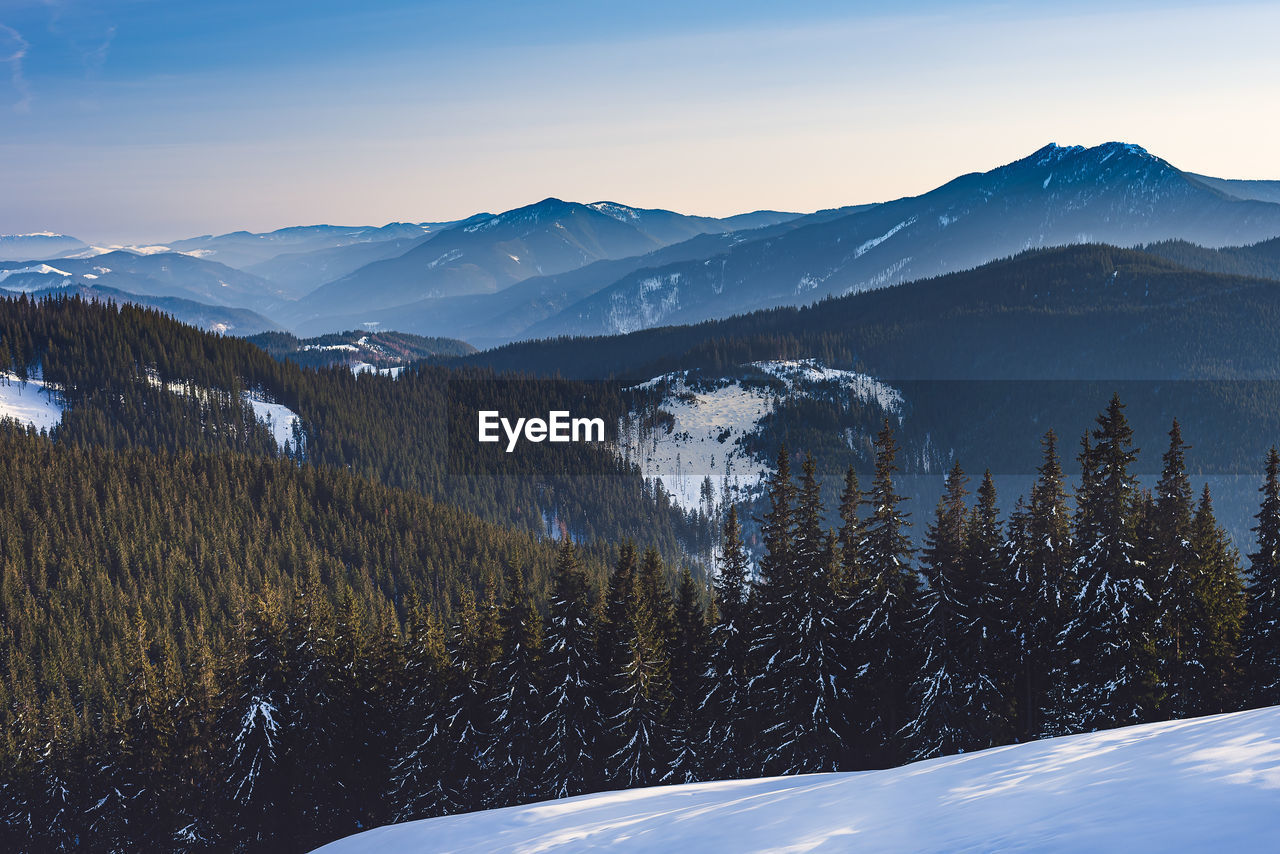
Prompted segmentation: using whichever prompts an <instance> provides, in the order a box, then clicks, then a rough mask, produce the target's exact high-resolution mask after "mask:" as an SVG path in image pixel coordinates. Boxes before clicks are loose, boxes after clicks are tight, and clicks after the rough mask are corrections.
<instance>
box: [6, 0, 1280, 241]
mask: <svg viewBox="0 0 1280 854" xmlns="http://www.w3.org/2000/svg"><path fill="white" fill-rule="evenodd" d="M1277 32H1280V8H1278V7H1277V4H1274V3H1268V4H1243V5H1225V6H1223V5H1219V6H1209V5H1206V4H1197V3H1168V2H1165V3H1156V2H1134V3H1124V2H1118V3H1101V2H1084V3H1072V4H1053V5H1049V4H1020V3H954V2H952V3H931V2H915V3H911V2H907V3H900V4H897V5H894V6H892V7H890V6H889V5H888V4H883V3H877V4H861V3H833V2H828V3H817V2H792V3H789V4H785V5H784V4H780V3H777V2H770V3H763V2H734V3H728V2H692V0H686V2H665V0H649V2H645V3H620V2H604V0H601V2H591V3H587V2H558V3H536V2H523V3H515V2H511V3H507V2H495V3H482V2H470V3H443V2H427V3H423V2H415V3H407V2H381V3H378V2H372V3H370V2H364V3H356V2H344V3H337V2H330V0H312V2H306V3H301V2H242V0H235V2H216V0H209V2H186V0H182V2H173V1H172V0H169V2H165V0H105V2H104V1H103V0H99V2H88V0H84V2H81V0H0V233H5V232H21V231H36V230H46V229H48V230H54V231H62V232H67V233H71V234H75V235H77V236H80V237H82V238H83V239H88V240H95V241H102V242H109V241H129V242H134V241H163V240H171V239H175V238H177V237H181V236H185V235H189V234H198V233H205V232H220V231H228V230H232V229H236V228H249V229H254V230H261V229H269V228H275V227H280V226H284V225H290V224H299V223H311V222H341V223H379V224H380V223H383V222H387V221H391V220H415V221H423V220H439V219H451V218H456V217H461V216H465V215H467V214H470V213H473V212H475V211H478V210H500V209H506V208H510V207H514V206H517V205H520V204H525V203H528V202H530V201H536V200H537V199H539V198H542V197H545V196H548V195H556V196H560V197H562V198H569V199H574V200H579V201H594V200H597V199H612V200H616V201H622V202H626V203H629V204H637V205H644V206H662V207H670V208H674V209H677V210H684V211H688V212H690V213H704V214H716V215H723V214H729V213H734V212H737V211H741V210H747V209H752V208H761V207H770V208H784V209H792V210H813V209H817V208H821V207H830V206H834V205H841V204H852V203H856V202H864V201H877V200H881V199H885V198H891V197H896V196H900V195H906V194H912V193H918V192H922V191H924V190H927V189H929V188H931V187H933V186H936V185H937V184H939V183H942V182H943V181H946V180H948V179H949V178H951V177H954V176H955V175H957V174H960V173H963V172H967V171H973V170H978V169H987V168H990V167H992V166H995V165H998V164H1000V163H1003V162H1007V161H1009V160H1012V159H1016V158H1017V157H1019V156H1022V155H1024V154H1026V153H1029V152H1030V151H1032V150H1034V149H1035V148H1038V147H1039V146H1040V145H1043V144H1044V143H1046V142H1050V141H1056V142H1060V143H1064V144H1066V143H1082V144H1093V143H1097V142H1102V141H1106V140H1109V139H1123V140H1125V141H1130V142H1137V143H1139V144H1142V145H1144V146H1146V147H1147V148H1148V149H1150V150H1151V151H1153V152H1154V153H1156V154H1159V155H1161V156H1163V157H1165V158H1167V159H1169V160H1170V161H1171V162H1173V163H1174V164H1175V165H1178V166H1181V167H1183V168H1186V169H1190V170H1193V171H1200V172H1208V173H1211V174H1217V175H1221V176H1223V177H1257V178H1280V167H1277V166H1276V164H1275V151H1276V149H1275V143H1274V140H1275V139H1276V138H1277V136H1278V132H1280V118H1278V117H1277V113H1280V111H1277V110H1275V108H1274V105H1275V104H1277V103H1280V82H1278V81H1280V58H1278V57H1277V54H1278V53H1280V51H1276V50H1275V46H1274V34H1275V33H1277Z"/></svg>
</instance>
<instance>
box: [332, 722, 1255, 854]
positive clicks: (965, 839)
mask: <svg viewBox="0 0 1280 854" xmlns="http://www.w3.org/2000/svg"><path fill="white" fill-rule="evenodd" d="M1277 809H1280V708H1267V709H1258V710H1255V711H1249V712H1237V713H1235V714H1228V715H1217V716H1214V717H1207V718H1197V719H1192V720H1182V721H1170V722H1167V723H1156V724H1145V725H1142V726H1134V727H1125V728H1122V729H1114V730H1107V731H1103V732H1095V733H1089V734H1086V735H1076V736H1067V737H1063V738H1054V739H1047V740H1045V741H1037V742H1031V743H1029V744H1019V745H1011V746H1008V747H999V748H995V749H992V750H984V751H981V752H979V753H972V754H968V755H961V756H950V757H944V758H941V759H932V760H928V761H925V762H919V763H916V764H913V765H907V766H904V767H902V768H892V769H889V770H886V771H867V772H861V773H840V774H810V775H804V776H799V777H774V778H769V779H760V780H737V781H725V782H717V783H693V784H689V785H683V786H667V787H657V788H651V789H636V790H631V791H623V792H607V793H603V794H597V795H585V796H582V797H578V798H572V799H569V800H564V801H547V802H544V803H538V804H531V805H529V806H522V807H510V808H507V809H501V810H493V811H489V812H479V813H471V814H467V815H457V816H448V817H445V818H435V819H427V820H425V821H418V822H412V823H408V824H403V825H395V826H390V827H383V828H378V829H376V830H370V831H366V832H365V833H361V834H357V835H355V836H351V837H348V838H346V839H343V840H339V841H337V842H334V843H331V844H329V845H326V846H324V847H323V848H320V849H317V850H318V851H320V852H324V854H374V852H377V853H378V854H427V852H431V854H446V852H447V854H480V852H495V851H504V852H510V854H533V852H539V854H567V853H568V852H583V851H610V852H618V854H627V852H634V854H640V852H646V854H647V853H648V852H652V854H666V852H671V851H690V852H693V851H697V852H714V851H726V852H728V851H732V852H735V854H748V852H761V854H763V853H764V852H782V851H787V852H802V851H805V852H807V851H821V852H836V851H857V852H903V851H912V852H939V854H942V852H947V854H952V852H960V851H966V852H978V851H1003V852H1017V851H1022V852H1032V851H1034V852H1073V853H1074V852H1083V851H1091V852H1126V854H1134V852H1153V854H1154V852H1169V851H1206V852H1208V851H1237V852H1254V851H1257V852H1262V851H1276V850H1280V822H1277V821H1276V814H1277Z"/></svg>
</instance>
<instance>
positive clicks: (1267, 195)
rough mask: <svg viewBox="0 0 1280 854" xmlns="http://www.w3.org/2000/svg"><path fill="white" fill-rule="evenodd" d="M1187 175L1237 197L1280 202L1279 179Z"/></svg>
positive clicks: (1191, 173) (1192, 173)
mask: <svg viewBox="0 0 1280 854" xmlns="http://www.w3.org/2000/svg"><path fill="white" fill-rule="evenodd" d="M1187 176H1188V177H1191V178H1194V179H1196V180H1197V181H1199V182H1200V183H1202V184H1207V185H1208V186H1210V187H1212V188H1213V189H1215V190H1218V191H1220V192H1223V193H1226V194H1227V195H1229V196H1235V197H1236V198H1237V199H1255V200H1257V201H1260V202H1275V203H1277V204H1280V181H1242V180H1239V179H1236V178H1211V177H1209V176H1208V175H1197V174H1196V173H1194V172H1188V173H1187Z"/></svg>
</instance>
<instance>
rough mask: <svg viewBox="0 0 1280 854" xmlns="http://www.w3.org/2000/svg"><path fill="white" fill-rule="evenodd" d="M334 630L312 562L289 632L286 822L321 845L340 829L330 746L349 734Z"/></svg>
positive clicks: (302, 839)
mask: <svg viewBox="0 0 1280 854" xmlns="http://www.w3.org/2000/svg"><path fill="white" fill-rule="evenodd" d="M333 632H334V623H333V609H332V607H331V606H330V604H329V601H328V598H327V595H326V594H325V591H324V587H323V586H322V584H321V581H320V574H319V570H318V568H317V567H315V566H314V565H312V566H311V567H310V568H309V571H308V572H307V574H306V576H305V577H303V578H300V579H299V580H298V582H297V583H296V585H295V588H294V596H293V612H292V614H291V615H290V617H289V621H288V631H287V641H288V645H289V652H288V677H287V681H286V695H287V700H286V703H287V705H288V708H289V709H290V711H291V716H290V726H289V730H288V732H287V733H285V752H286V754H287V755H288V756H289V759H290V761H289V762H288V764H287V769H288V774H289V791H290V794H291V798H290V804H289V806H290V809H289V811H288V813H286V814H285V815H282V816H281V820H282V821H283V822H286V823H287V824H288V826H289V828H290V833H291V835H292V837H293V838H294V839H296V840H298V841H299V843H302V844H306V843H307V842H308V841H315V842H316V843H319V842H322V841H323V840H325V839H332V838H335V837H336V836H337V835H339V833H340V832H341V831H340V829H339V826H335V823H334V819H335V816H334V810H333V809H332V806H333V805H334V804H335V803H336V802H338V801H339V799H340V795H341V791H340V789H338V785H339V783H340V776H339V773H338V768H337V767H336V758H337V757H336V756H335V755H334V751H333V749H332V747H331V745H332V744H333V742H334V741H335V740H338V739H341V738H343V737H345V735H346V733H345V732H343V731H341V730H340V729H339V722H338V721H337V720H335V715H336V714H337V713H338V712H339V703H340V699H341V698H339V697H338V696H337V693H336V686H335V684H334V673H333V669H332V666H331V663H332V662H331V659H332V655H333V650H332V643H333ZM346 829H347V828H346V827H341V830H346Z"/></svg>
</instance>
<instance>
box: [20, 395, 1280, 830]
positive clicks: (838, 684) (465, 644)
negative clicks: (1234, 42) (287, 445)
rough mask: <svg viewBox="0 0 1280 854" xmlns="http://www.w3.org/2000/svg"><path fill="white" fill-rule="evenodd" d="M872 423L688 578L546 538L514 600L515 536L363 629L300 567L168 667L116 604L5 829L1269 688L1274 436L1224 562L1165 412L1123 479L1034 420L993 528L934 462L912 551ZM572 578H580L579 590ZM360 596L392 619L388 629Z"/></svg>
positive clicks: (631, 552) (1211, 704) (219, 825)
mask: <svg viewBox="0 0 1280 854" xmlns="http://www.w3.org/2000/svg"><path fill="white" fill-rule="evenodd" d="M897 451H898V449H897V445H896V440H895V438H894V434H893V432H892V431H891V429H890V427H889V425H888V424H887V423H886V424H885V426H884V428H883V430H881V431H880V433H879V435H878V436H877V438H876V441H875V452H876V465H875V471H874V474H873V477H872V480H871V483H870V484H869V486H868V488H867V490H866V491H865V493H864V491H863V489H862V486H861V484H860V483H859V480H858V477H857V475H856V473H855V472H854V471H853V470H852V469H851V470H850V471H849V472H847V474H846V475H845V479H844V487H843V490H842V492H841V496H840V501H839V504H838V507H836V508H834V512H833V513H832V514H831V516H830V518H831V519H832V521H833V522H834V523H835V524H833V525H832V526H830V527H829V526H828V525H827V523H826V521H825V520H826V519H827V514H826V513H825V512H824V508H823V506H822V499H821V493H820V489H819V482H818V478H817V476H816V473H815V472H816V465H815V462H814V460H813V459H812V457H806V458H804V459H803V461H802V462H801V465H800V470H799V474H798V476H793V474H792V468H791V466H792V462H793V458H792V456H791V455H790V454H789V453H787V452H786V451H785V450H784V451H782V452H780V454H779V456H778V461H777V466H776V471H775V474H774V476H773V478H772V480H771V482H770V485H769V493H768V501H767V504H768V509H767V511H766V512H765V513H764V514H763V516H762V518H761V519H760V520H759V522H760V527H761V530H762V533H763V547H764V548H763V554H762V556H761V559H760V561H759V564H758V566H753V565H752V561H751V560H750V559H749V557H748V555H747V553H746V551H745V549H744V546H743V542H742V536H741V527H740V525H739V519H738V517H737V513H736V510H735V511H731V512H730V514H729V516H728V519H727V521H726V523H725V527H724V542H723V548H722V554H721V558H720V566H719V571H718V573H717V574H716V576H715V581H714V587H713V589H712V590H711V591H710V593H711V595H709V596H707V595H704V593H703V587H702V585H700V584H699V583H698V582H697V581H695V580H694V578H693V577H692V576H690V575H688V574H684V575H682V576H681V577H680V580H679V583H678V584H677V585H675V586H674V589H673V588H672V585H670V584H669V582H668V578H669V574H668V573H667V572H665V571H664V568H663V564H662V559H661V557H660V555H659V554H658V552H657V551H655V550H653V549H645V550H643V551H640V550H639V549H637V548H636V547H634V546H632V545H630V544H629V543H624V544H623V545H622V546H620V547H619V548H618V550H617V551H616V552H615V554H614V558H613V567H612V571H611V572H610V573H609V574H608V577H607V579H604V578H599V576H597V577H596V578H593V575H592V573H591V572H590V571H589V570H588V569H587V568H586V567H585V566H584V564H583V561H582V556H581V555H580V553H579V549H578V548H577V547H576V546H575V544H574V542H573V540H572V539H571V538H564V539H562V540H561V542H560V543H559V545H558V550H557V553H556V555H555V559H554V565H553V566H552V567H551V571H550V589H549V591H548V597H547V599H548V601H547V602H546V603H545V608H542V607H539V605H538V602H537V599H538V597H537V596H536V595H531V594H530V592H529V590H528V585H529V581H530V573H529V571H528V566H529V562H528V560H527V558H525V557H522V556H521V555H520V554H517V553H515V552H508V553H507V554H506V555H505V556H504V559H503V561H502V568H501V573H500V576H501V578H500V580H499V579H494V580H493V581H492V583H490V584H488V585H486V587H485V589H484V592H483V593H482V594H481V595H476V594H475V593H473V592H472V591H470V590H462V591H460V592H459V593H458V594H457V604H456V607H455V608H453V609H452V610H451V612H450V615H449V616H448V617H447V621H448V622H447V623H446V621H445V619H446V618H443V617H442V615H440V614H439V613H438V612H435V611H432V610H431V609H430V608H427V607H424V603H423V602H422V601H421V600H418V599H415V598H414V596H413V595H412V594H408V593H406V595H405V597H404V598H403V599H402V600H401V603H400V606H401V607H400V608H399V609H398V611H396V610H394V609H392V610H389V611H388V612H387V614H386V615H385V617H383V618H380V619H375V620H370V619H368V618H367V615H362V612H361V611H362V608H363V607H365V606H364V605H363V604H362V603H361V602H360V600H359V599H358V598H356V597H353V596H350V595H346V596H343V597H339V599H338V600H337V601H336V602H335V601H333V599H332V597H330V596H327V595H324V593H323V592H322V591H323V590H324V585H323V583H322V582H321V581H320V579H319V577H318V575H317V573H316V572H314V571H308V572H306V573H299V574H298V575H296V576H295V581H294V585H293V587H292V589H291V590H290V591H289V593H288V595H287V596H285V595H284V594H283V593H280V592H276V593H271V592H268V593H267V594H264V595H263V596H261V597H258V599H257V601H256V602H254V603H253V605H252V606H251V607H246V608H244V609H243V610H241V611H240V612H239V613H238V616H237V619H236V621H235V626H234V631H233V632H232V634H231V637H230V638H229V640H228V642H227V643H226V644H225V646H224V648H222V649H221V650H219V651H217V652H213V653H209V654H207V655H202V656H200V657H199V658H198V659H197V664H196V666H194V667H192V668H188V669H187V670H186V671H181V670H179V669H177V668H176V667H175V666H174V665H173V660H174V657H173V654H172V652H171V651H169V650H167V649H166V646H165V644H164V643H163V642H159V641H157V639H156V638H154V636H153V633H152V632H151V630H150V629H149V627H148V625H147V621H146V620H145V619H144V618H143V617H142V616H141V615H135V618H134V620H133V622H132V623H131V624H130V630H129V634H128V638H129V641H128V646H129V649H130V650H131V651H132V664H131V666H130V668H129V670H128V676H127V679H126V683H125V689H124V691H123V694H122V699H121V702H120V704H119V706H118V708H117V709H116V710H115V711H114V712H112V713H111V714H112V715H113V720H112V721H111V725H110V726H109V727H106V728H105V729H104V732H106V733H109V735H108V736H104V737H103V738H100V739H95V740H91V741H88V742H80V743H67V742H63V741H61V740H59V739H58V738H57V737H56V734H55V735H54V736H53V737H51V735H50V733H48V732H41V731H39V724H38V723H37V721H36V720H34V719H33V718H31V717H30V716H26V717H23V716H19V718H18V719H17V721H18V722H17V724H16V726H15V727H14V728H12V729H11V730H10V735H9V739H8V741H9V747H8V750H9V752H8V753H7V754H6V755H7V756H9V757H10V758H9V760H8V761H7V762H6V763H5V767H6V769H7V770H8V774H7V776H6V782H5V784H4V785H5V795H6V800H7V802H8V803H9V804H10V805H11V807H10V809H9V811H8V813H7V815H6V827H7V829H8V832H9V833H10V834H11V835H10V836H9V838H8V839H6V840H4V841H5V842H6V843H7V844H8V846H9V847H11V848H16V849H21V848H24V847H26V848H31V847H39V848H43V849H47V850H59V849H60V848H69V847H77V846H79V847H84V848H86V849H87V850H95V849H101V850H105V851H115V850H129V849H132V848H138V847H141V848H148V849H150V848H171V849H175V850H208V849H213V850H243V851H249V850H263V851H267V850H271V851H275V850H304V849H306V848H308V847H309V846H311V845H313V844H317V843H320V842H323V841H326V840H328V839H330V838H334V837H337V836H341V835H343V834H346V833H350V832H354V831H356V830H359V829H362V828H367V827H370V826H374V825H377V824H380V823H385V822H388V821H402V820H410V819H415V818H422V817H428V816H435V815H443V814H448V813H454V812H458V811H463V810H473V809H481V808H488V807H496V806H502V805H507V804H517V803H524V802H528V801H533V800H538V799H544V798H550V797H564V796H570V795H574V794H579V793H583V792H589V791H593V790H599V789H606V788H626V787H630V786H643V785H651V784H656V783H670V782H685V781H691V780H701V779H719V778H727V777H744V776H756V775H761V774H791V773H804V772H812V771H829V770H852V769H864V768H876V767H886V766H890V765H894V764H897V763H900V762H903V761H907V760H910V759H920V758H927V757H931V756H938V755H944V754H950V753H957V752H967V751H972V750H978V749H982V748H985V747H990V746H994V745H998V744H1004V743H1009V742H1014V741H1024V740H1029V739H1034V738H1039V737H1043V736H1050V735H1058V734H1064V733H1071V732H1080V731H1087V730H1095V729H1100V728H1106V727H1112V726H1120V725H1126V724H1131V723H1139V722H1142V721H1149V720H1156V719H1162V718H1173V717H1183V716H1190V715H1198V714H1207V713H1213V712H1219V711H1226V710H1231V709H1236V708H1241V707H1246V706H1253V705H1266V704H1272V703H1277V702H1280V455H1278V454H1277V453H1276V452H1275V451H1274V450H1273V451H1272V452H1271V453H1270V454H1269V455H1268V458H1267V461H1266V476H1265V479H1264V482H1263V485H1262V489H1261V494H1262V503H1261V507H1260V510H1259V512H1258V514H1257V526H1256V528H1255V533H1256V535H1257V549H1256V551H1254V552H1252V553H1251V554H1250V555H1249V557H1248V566H1247V568H1242V566H1241V559H1240V556H1239V555H1238V554H1237V552H1236V551H1235V550H1234V549H1233V548H1232V546H1231V543H1230V542H1229V540H1228V538H1227V537H1226V535H1225V534H1224V532H1223V531H1222V529H1221V527H1220V526H1219V525H1218V524H1217V522H1216V520H1215V518H1214V512H1213V504H1212V498H1211V496H1210V495H1209V493H1208V491H1207V490H1205V491H1203V492H1201V493H1200V494H1199V495H1198V496H1197V495H1196V494H1195V493H1194V492H1193V490H1192V488H1191V485H1190V479H1189V477H1188V475H1187V469H1186V452H1187V445H1186V444H1185V443H1184V441H1183V438H1182V435H1181V430H1180V428H1179V426H1178V425H1177V424H1176V423H1175V424H1174V425H1173V427H1172V429H1171V430H1170V434H1169V446H1168V449H1167V450H1166V452H1165V453H1164V456H1163V459H1162V469H1163V471H1162V476H1161V478H1160V480H1159V482H1158V484H1157V485H1156V486H1155V488H1154V489H1153V490H1150V491H1147V490H1143V489H1141V488H1140V487H1139V485H1138V483H1137V481H1136V479H1135V477H1134V476H1133V475H1132V474H1131V469H1132V467H1133V464H1134V461H1135V459H1136V453H1137V452H1136V451H1135V450H1134V448H1133V447H1132V432H1131V430H1130V428H1129V425H1128V423H1127V420H1126V418H1125V415H1124V409H1123V405H1122V404H1121V403H1120V401H1119V399H1113V400H1112V401H1111V403H1110V404H1109V406H1108V407H1107V409H1106V411H1105V412H1104V413H1102V414H1101V415H1100V416H1099V417H1098V420H1097V425H1096V428H1095V429H1094V430H1093V431H1091V432H1090V433H1087V434H1086V435H1085V436H1084V437H1083V438H1082V441H1081V446H1080V450H1079V453H1078V459H1079V462H1080V466H1081V471H1082V476H1081V479H1080V482H1079V485H1078V486H1077V488H1076V489H1075V490H1074V496H1073V495H1071V490H1070V489H1069V487H1068V483H1067V480H1066V478H1065V476H1064V474H1063V470H1062V463H1061V459H1060V455H1059V451H1058V445H1057V440H1056V437H1055V436H1054V434H1053V433H1049V434H1047V435H1046V436H1045V437H1044V440H1043V452H1044V454H1043V462H1042V465H1041V466H1040V468H1039V472H1038V477H1037V480H1036V482H1035V484H1034V486H1033V487H1032V489H1031V491H1030V494H1029V496H1027V497H1026V498H1025V499H1024V500H1022V501H1020V502H1019V503H1018V505H1017V506H1016V508H1015V509H1014V510H1013V511H1012V512H1011V513H1010V514H1009V517H1008V518H1007V519H1003V520H1002V519H1001V518H1000V517H999V513H998V511H997V503H996V495H995V488H994V485H993V483H992V480H991V478H990V476H989V475H987V476H984V477H983V478H982V479H981V481H980V483H979V485H978V486H977V488H976V490H975V492H974V496H973V500H970V493H969V484H968V480H967V478H966V476H965V473H964V472H963V470H962V469H961V468H960V467H959V465H958V464H957V465H955V466H954V467H953V468H952V470H951V472H950V474H949V475H948V477H947V484H946V491H945V494H944V495H943V497H942V499H941V500H940V502H939V504H938V506H937V507H936V508H935V509H934V511H933V513H932V516H931V517H930V519H929V520H928V521H927V523H926V529H927V533H926V537H925V541H924V543H925V544H924V547H923V548H922V549H920V550H919V552H918V553H916V551H915V550H914V549H913V547H912V544H911V539H910V538H909V536H908V526H909V525H910V524H911V520H910V516H909V513H908V512H907V511H906V510H905V508H904V506H903V503H904V499H903V498H902V496H901V495H899V494H898V493H897V491H896V489H895V485H894V477H895V473H896V471H897V462H896V456H897ZM597 579H598V580H597ZM391 613H400V614H401V618H400V619H393V618H392V617H391Z"/></svg>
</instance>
